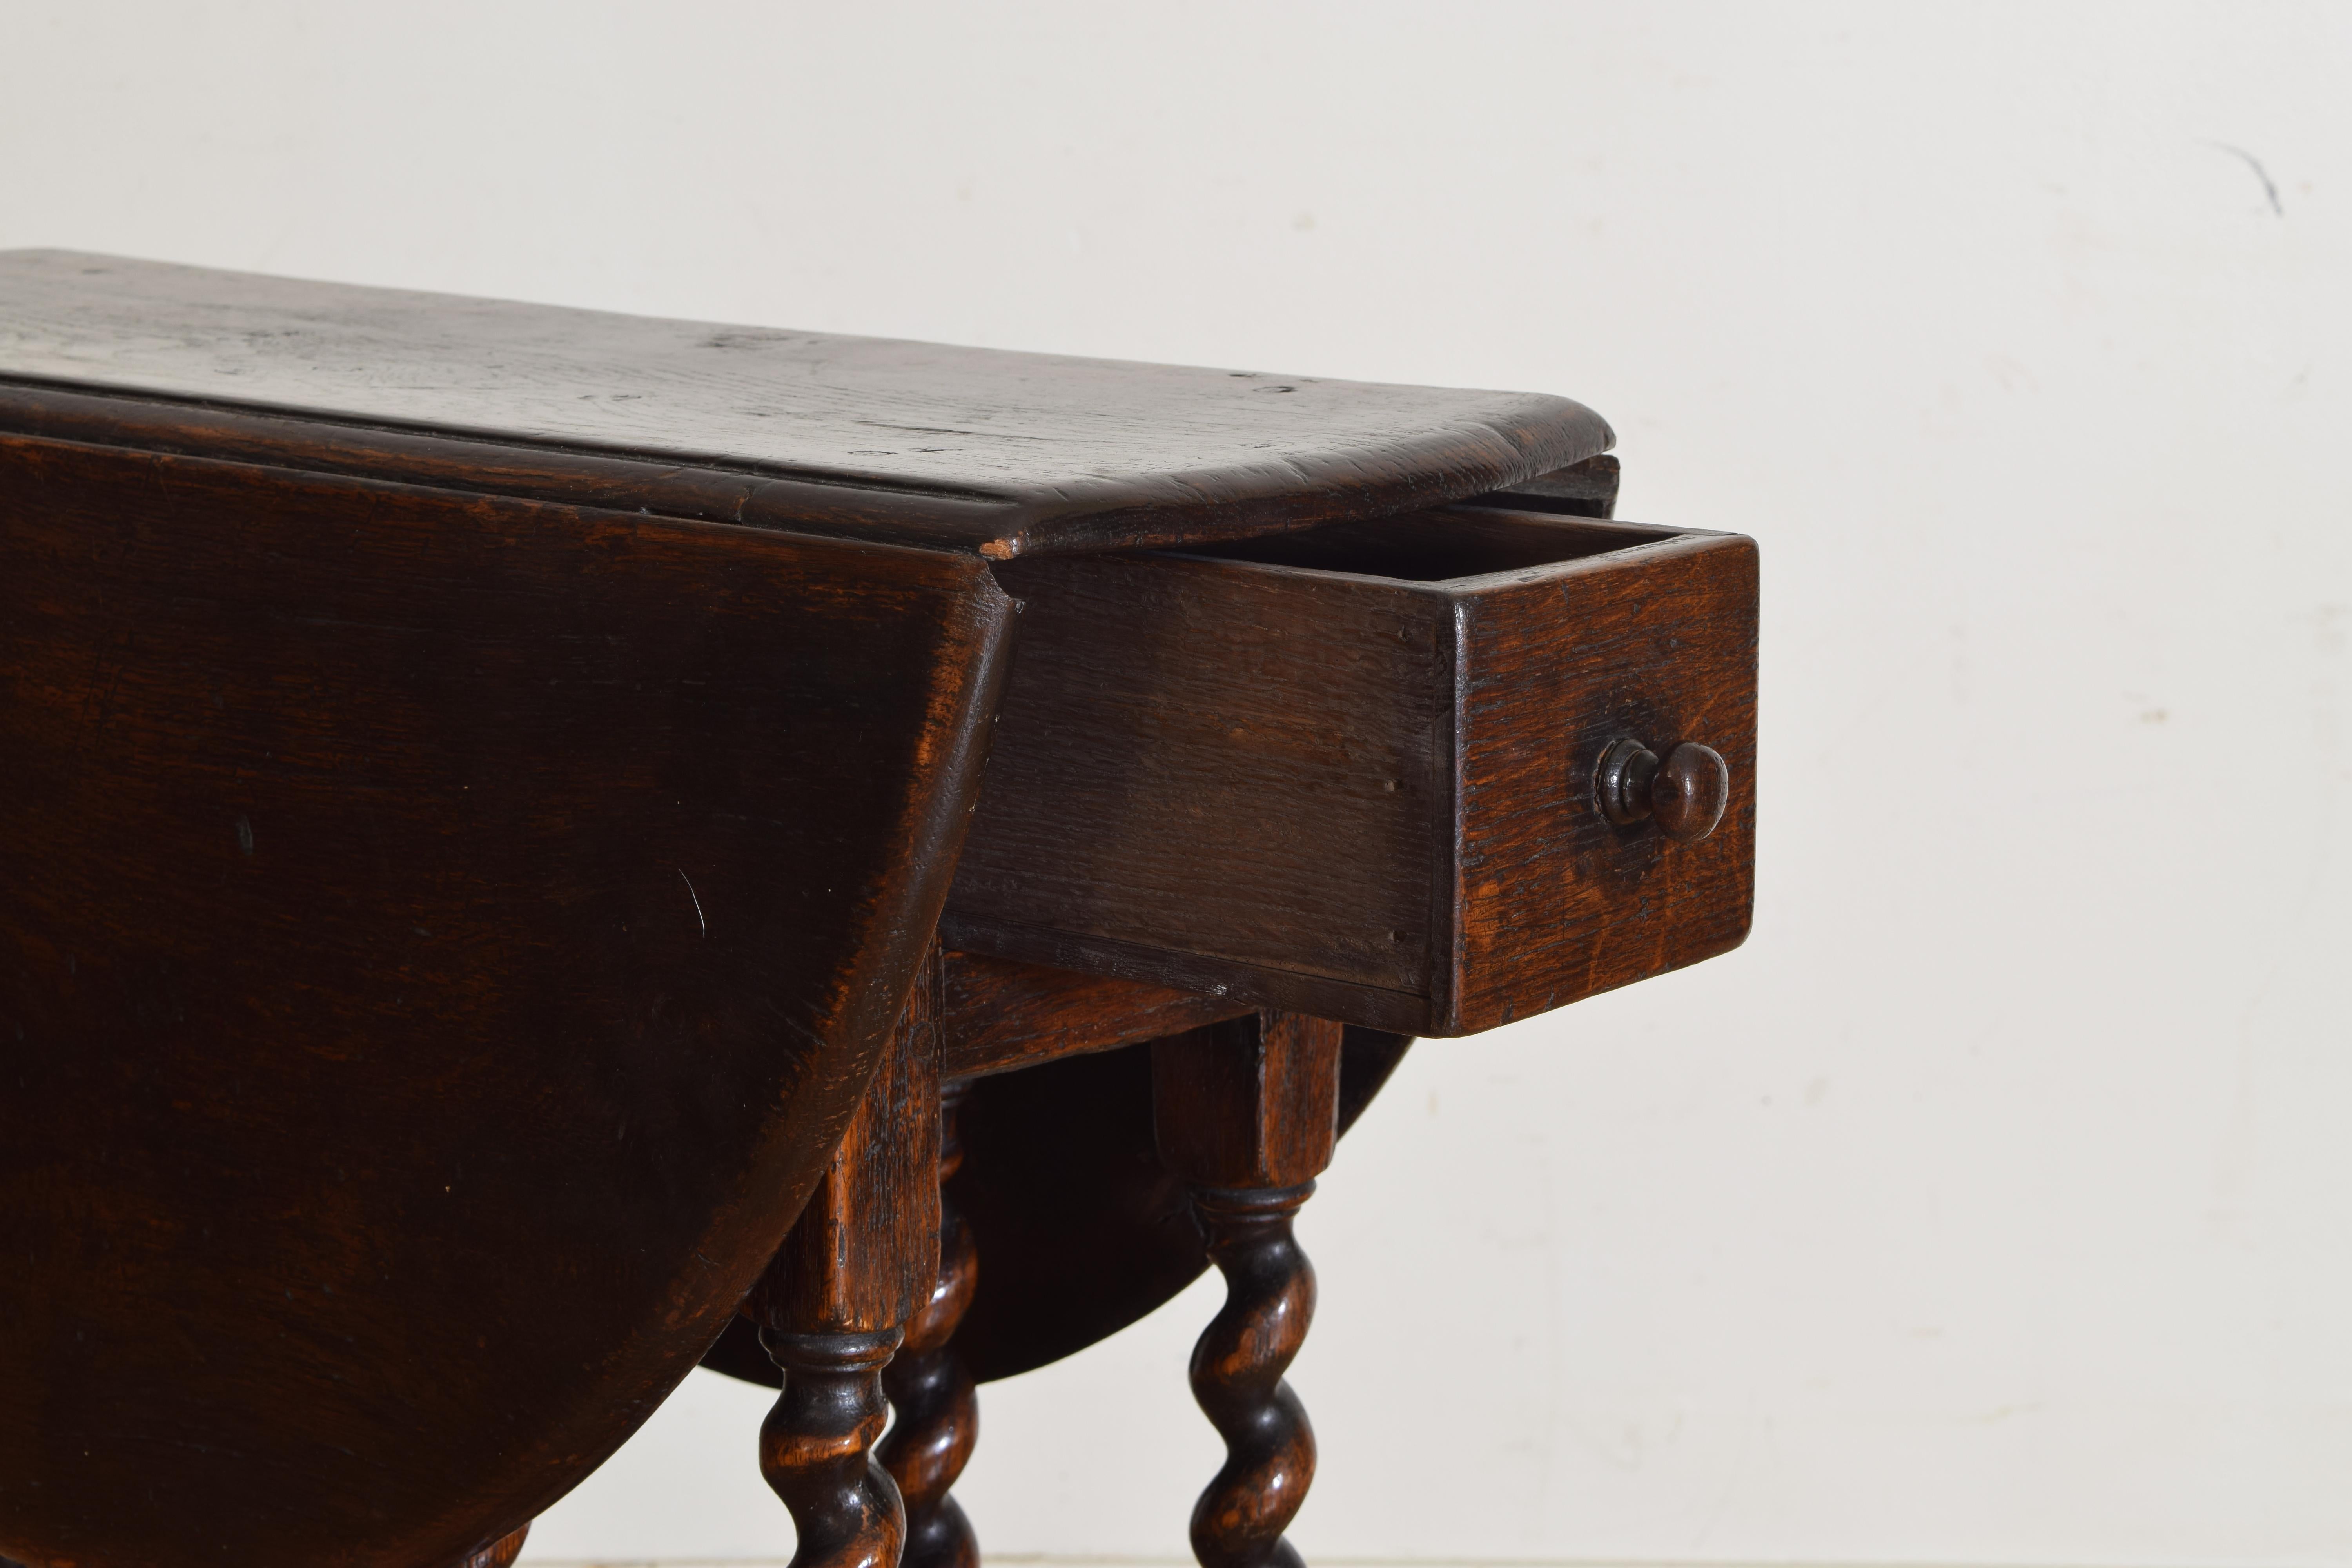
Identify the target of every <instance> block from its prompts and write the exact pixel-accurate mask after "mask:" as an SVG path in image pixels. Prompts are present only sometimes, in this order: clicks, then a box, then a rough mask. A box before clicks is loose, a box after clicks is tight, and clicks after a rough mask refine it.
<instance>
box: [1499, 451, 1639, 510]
mask: <svg viewBox="0 0 2352 1568" xmlns="http://www.w3.org/2000/svg"><path fill="white" fill-rule="evenodd" d="M1617 481H1618V463H1617V458H1616V455H1615V454H1614V453H1610V452H1603V453H1602V454H1601V456H1599V457H1597V458H1585V459H1584V461H1582V462H1580V463H1576V464H1571V465H1570V467H1568V468H1561V469H1559V470H1557V471H1556V472H1553V473H1549V474H1539V475H1538V476H1537V477H1536V478H1534V479H1527V480H1524V481H1522V482H1521V483H1518V484H1516V485H1512V486H1510V487H1508V488H1507V489H1499V490H1493V491H1490V492H1488V493H1487V494H1486V495H1481V496H1471V497H1469V498H1468V499H1467V500H1465V501H1464V503H1463V504H1464V505H1465V506H1491V507H1499V508H1501V509H1503V510H1507V511H1548V512H1553V513H1556V514H1557V515H1559V516H1561V517H1593V518H1612V517H1615V516H1616V515H1617Z"/></svg>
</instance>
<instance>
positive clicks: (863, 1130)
mask: <svg viewBox="0 0 2352 1568" xmlns="http://www.w3.org/2000/svg"><path fill="white" fill-rule="evenodd" d="M941 985H942V982H941V975H940V954H939V950H938V949H937V947H936V946H934V947H933V948H931V949H930V951H929V952H928V953H927V954H926V955H925V957H924V959H923V962H922V964H921V966H920V969H919V973H918V974H917V976H916V979H915V982H914V984H913V985H912V987H911V988H910V989H909V990H908V994H907V1002H906V1010H905V1012H904V1013H903V1014H902V1015H901V1016H900V1018H899V1020H898V1029H897V1031H896V1032H895V1033H894V1034H893V1036H892V1037H891V1041H890V1049H889V1051H888V1053H887V1056H886V1057H885V1058H884V1060H883V1063H882V1066H881V1068H880V1070H878V1071H877V1072H876V1073H875V1074H874V1075H873V1078H872V1079H871V1081H870V1082H869V1083H868V1084H867V1085H866V1095H865V1098H864V1099H863V1100H860V1101H859V1103H858V1106H857V1113H856V1116H854V1117H853V1118H851V1119H850V1121H849V1124H848V1126H847V1128H846V1129H845V1131H843V1132H842V1134H841V1137H840V1140H839V1142H837V1143H836V1144H835V1147H834V1151H833V1158H832V1160H831V1162H830V1163H827V1164H826V1166H825V1168H824V1176H823V1179H821V1180H820V1181H819V1182H818V1183H817V1184H816V1191H815V1192H814V1193H813V1194H810V1196H809V1200H808V1203H807V1205H806V1206H804V1207H803V1209H802V1210H801V1213H800V1218H799V1219H797V1220H796V1221H794V1222H793V1228H792V1234H791V1235H790V1236H788V1237H785V1238H784V1242H783V1245H782V1247H778V1248H777V1249H776V1255H775V1259H774V1261H773V1262H772V1264H771V1265H770V1266H769V1268H768V1269H767V1272H766V1273H765V1274H764V1275H763V1276H762V1277H761V1280H760V1283H759V1287H758V1289H756V1290H754V1291H753V1292H752V1293H751V1297H750V1299H749V1300H747V1301H746V1302H745V1305H744V1310H745V1311H747V1312H749V1313H750V1314H751V1316H752V1318H754V1319H755V1320H756V1321H759V1322H760V1323H761V1324H762V1325H764V1326H765V1327H768V1328H771V1329H773V1330H776V1331H779V1332H782V1333H794V1334H863V1333H878V1332H881V1331H886V1330H887V1331H891V1332H894V1333H895V1332H898V1331H900V1330H903V1329H904V1328H905V1327H906V1324H907V1320H908V1318H910V1317H912V1316H913V1315H914V1311H915V1308H916V1306H917V1305H918V1304H919V1303H920V1302H922V1301H923V1300H927V1299H928V1298H929V1295H930V1293H931V1286H932V1282H933V1281H934V1280H936V1279H938V1277H939V1272H940V1022H939V1020H940V999H941V997H940V993H941Z"/></svg>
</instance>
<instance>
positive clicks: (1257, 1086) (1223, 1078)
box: [1151, 1012, 1341, 1187]
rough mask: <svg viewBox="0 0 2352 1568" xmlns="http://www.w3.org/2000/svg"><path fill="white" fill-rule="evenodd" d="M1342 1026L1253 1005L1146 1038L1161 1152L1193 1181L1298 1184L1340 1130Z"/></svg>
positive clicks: (1310, 1176)
mask: <svg viewBox="0 0 2352 1568" xmlns="http://www.w3.org/2000/svg"><path fill="white" fill-rule="evenodd" d="M1340 1032H1341V1026H1339V1025H1338V1024H1334V1023H1331V1022H1328V1020H1326V1019H1322V1018H1308V1017H1305V1016H1301V1015H1299V1014H1296V1013H1277V1012H1262V1013H1253V1014H1251V1015H1250V1016H1247V1017H1245V1018H1236V1019H1234V1020H1233V1021H1232V1022H1230V1023H1224V1024H1212V1025H1210V1026H1208V1027H1206V1028H1203V1029H1194V1030H1192V1031H1191V1032H1190V1033H1187V1034H1182V1035H1177V1036H1174V1037H1171V1038H1169V1039H1165V1040H1159V1041H1155V1042H1153V1044H1152V1047H1151V1107H1152V1122H1153V1125H1154V1126H1155V1127H1156V1129H1157V1130H1158V1134H1159V1140H1160V1160H1161V1161H1162V1163H1165V1164H1166V1165H1167V1166H1168V1168H1169V1169H1170V1170H1171V1171H1173V1172H1174V1173H1176V1174H1177V1175H1178V1176H1180V1177H1181V1178H1182V1179H1183V1180H1184V1181H1185V1182H1186V1183H1188V1184H1191V1185H1192V1186H1195V1187H1295V1186H1297V1185H1298V1184H1300V1183H1302V1182H1310V1181H1313V1180H1314V1179H1315V1178H1316V1177H1317V1176H1318V1175H1319V1174H1321V1173H1322V1171H1323V1168H1324V1167H1325V1166H1326V1165H1328V1164H1329V1163H1331V1146H1332V1144H1333V1143H1334V1142H1337V1141H1338V1139H1339V1038H1340Z"/></svg>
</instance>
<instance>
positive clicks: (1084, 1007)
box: [940, 952, 1256, 1079]
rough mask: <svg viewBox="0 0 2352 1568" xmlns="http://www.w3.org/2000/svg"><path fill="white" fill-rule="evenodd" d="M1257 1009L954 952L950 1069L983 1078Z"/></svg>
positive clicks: (944, 1053)
mask: <svg viewBox="0 0 2352 1568" xmlns="http://www.w3.org/2000/svg"><path fill="white" fill-rule="evenodd" d="M1255 1011H1256V1009H1255V1008H1254V1007H1253V1006H1251V1005H1249V1004H1248V1003H1246V1002H1236V1001H1233V1000H1230V999H1228V998H1226V997H1223V996H1201V995H1195V994H1192V992H1189V991H1178V990H1174V989H1172V988H1171V987H1169V986H1165V985H1152V984H1146V983H1144V982H1141V981H1135V980H1122V979H1120V978H1119V977H1118V975H1115V974H1098V973H1097V974H1089V973H1085V972H1084V971H1081V970H1074V969H1055V968H1052V967H1050V966H1048V965H1045V964H1042V963H1020V962H1018V961H1016V960H1013V959H1006V958H990V957H987V956H986V955H984V954H982V953H971V952H950V953H949V954H948V955H947V1005H946V1009H945V1017H944V1020H943V1026H944V1035H945V1038H944V1043H943V1045H942V1047H941V1055H940V1076H941V1077H942V1078H950V1079H966V1078H982V1077H985V1076H987V1075H989V1074H992V1073H1000V1072H1010V1071H1012V1070H1013V1069H1014V1068H1024V1067H1035V1066H1037V1065H1038V1064H1039V1063H1041V1062H1048V1061H1052V1060H1054V1059H1055V1058H1059V1057H1066V1056H1071V1055H1074V1054H1076V1053H1077V1052H1080V1051H1102V1050H1110V1049H1113V1048H1115V1047H1119V1046H1128V1045H1133V1044H1134V1043H1136V1042H1137V1041H1139V1040H1151V1039H1157V1038H1159V1037H1160V1036H1162V1035H1175V1034H1181V1033H1182V1032H1183V1031H1185V1030H1187V1029H1192V1028H1197V1027H1198V1026H1201V1025H1202V1024H1213V1023H1215V1022H1217V1021H1218V1020H1219V1019H1222V1018H1237V1017H1240V1016H1243V1015H1244V1014H1246V1013H1252V1012H1255Z"/></svg>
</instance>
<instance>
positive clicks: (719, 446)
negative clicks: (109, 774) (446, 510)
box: [0, 250, 1613, 557]
mask: <svg viewBox="0 0 2352 1568" xmlns="http://www.w3.org/2000/svg"><path fill="white" fill-rule="evenodd" d="M0 377H5V378H7V379H11V380H14V381H16V382H17V383H19V384H22V385H25V386H26V387H27V388H28V389H29V388H31V387H33V386H36V385H37V386H46V387H52V388H56V389H58V390H64V391H72V390H79V391H83V392H94V391H108V392H111V393H114V394H117V395H123V394H128V395H132V396H133V397H136V398H142V399H148V400H151V401H148V402H145V403H143V404H142V403H140V402H134V401H130V400H127V399H123V398H121V397H118V398H117V400H116V401H115V402H114V403H113V404H112V405H110V406H108V407H104V408H89V407H82V408H79V409H69V408H68V407H66V406H65V405H50V406H48V407H47V409H46V411H45V416H46V417H47V418H49V419H50V420H52V421H53V423H52V424H51V425H49V426H47V428H48V429H49V431H50V433H53V434H60V435H75V436H78V437H80V438H85V439H103V440H109V441H113V442H116V443H118V444H123V445H134V446H141V447H158V448H163V449H171V450H179V451H187V452H195V453H200V454H202V455H206V456H215V457H231V456H241V457H246V458H250V459H253V460H257V461H267V460H275V459H274V458H270V457H269V456H268V451H269V449H270V448H271V447H279V448H283V447H285V445H286V444H287V443H288V442H289V440H291V441H292V442H293V443H294V444H295V446H296V447H297V448H298V449H299V452H300V454H301V460H300V466H302V467H304V468H313V469H315V468H320V467H322V466H324V465H327V464H330V463H331V464H332V465H334V466H335V467H336V468H337V469H338V471H342V472H349V473H363V474H370V475H375V476H378V477H392V478H400V479H415V480H420V481H425V482H433V483H442V484H453V485H458V486H461V487H462V488H465V489H495V490H499V491H501V492H502V493H507V494H532V495H538V496H541V497H543V498H545V499H550V500H565V501H572V502H580V503H590V504H595V505H600V506H610V507H615V508H618V509H621V510H637V509H638V508H641V507H642V508H645V509H646V510H651V511H654V512H657V513H663V514H667V515H677V516H686V517H695V518H701V519H706V520H710V521H735V522H748V523H758V524H764V525H767V526H772V527H782V528H789V529H794V530H800V531H817V532H825V533H851V534H855V535H856V536H858V537H862V538H870V539H877V540H890V541H896V542H906V543H921V544H932V545H939V546H944V547H950V548H956V549H962V550H978V551H981V552H983V553H986V554H990V555H994V556H998V557H1010V556H1013V555H1016V554H1021V553H1024V552H1039V551H1055V550H1099V549H1104V548H1108V547H1114V546H1135V545H1141V544H1153V543H1171V542H1179V541H1185V540H1194V541H1197V540H1202V539H1210V538H1233V537H1238V536H1241V535H1244V534H1248V533H1255V532H1263V531H1266V530H1268V529H1279V528H1290V527H1296V526H1298V525H1300V524H1303V523H1307V522H1314V521H1325V520H1328V519H1333V518H1340V517H1368V516H1377V515H1379V514H1381V513H1383V512H1391V511H1398V510H1403V509H1405V508H1408V507H1413V506H1425V505H1429V504H1431V503H1433V502H1435V501H1441V500H1453V499H1455V498H1457V497H1462V496H1468V495H1473V494H1476V493H1479V492H1482V491H1486V490H1492V489H1499V488H1501V487H1504V486H1507V485H1510V484H1514V483H1517V482H1519V481H1521V480H1524V479H1530V478H1533V477H1535V476H1538V475H1541V474H1544V473H1547V472H1549V471H1552V470H1555V469H1558V468H1562V467H1564V466H1567V465H1570V464H1573V463H1576V462H1579V461H1580V460H1582V459H1584V458H1591V457H1592V456H1594V455H1596V454H1598V453H1601V452H1602V451H1604V450H1606V449H1607V448H1608V447H1609V446H1610V445H1611V444H1612V440H1613V437H1612V435H1611V433H1610V430H1609V427H1608V426H1607V425H1606V424H1604V423H1603V422H1602V421H1601V418H1600V416H1597V415H1595V414H1594V413H1593V412H1592V411H1591V409H1589V408H1586V407H1584V406H1582V405H1579V404H1575V403H1571V402H1570V401H1569V400H1568V399H1566V398H1562V397H1549V396H1538V395H1531V394H1526V393H1497V392H1466V391H1455V390H1449V389H1441V388H1433V387H1406V386H1388V385H1381V384H1371V383H1364V382H1344V381H1331V380H1327V379H1323V378H1319V377H1314V376H1295V375H1271V374H1257V373H1255V372H1246V371H1229V370H1213V369H1202V368H1193V367H1187V366H1173V365H1154V364H1135V363H1124V362H1119V361H1114V360H1091V359H1076V358H1070V357H1067V356H1063V355H1055V354H1033V353H1008V352H1005V351H1002V350H993V349H972V348H957V347H952V346H949V345H945V344H939V343H915V342H899V341H897V340H893V339H887V338H861V337H846V336H842V335H839V334H835V333H824V332H804V331H782V330H776V329H770V328H762V327H730V326H719V325H714V324H712V323H709V322H699V321H661V320H656V319H653V318H649V317H640V316H624V315H614V314H611V313H609V312H604V311H595V310H563V309H558V308H555V307H551V306H546V305H523V304H516V303H512V302H509V301H505V300H473V299H465V298H461V297H458V296H455V295H441V294H419V293H411V292H406V291H403V290H397V289H362V288H353V287H350V286H347V285H341V284H331V283H312V282H303V281H299V280H295V279H283V278H265V277H260V276H257V275H255V274H250V273H240V272H224V271H217V270H214V269H211V268H194V267H174V266H167V265H164V264H162V263H157V262H149V261H131V260H125V259H122V258H114V257H104V256H87V255H81V254H78V253H75V252H71V251H58V250H24V251H9V252H0ZM190 405H200V406H198V407H194V408H191V407H190ZM40 412H41V411H40V410H39V408H38V405H37V413H40ZM248 416H249V417H248ZM286 416H291V417H292V419H293V420H294V421H296V422H298V423H299V424H302V425H306V426H310V430H309V431H308V432H307V433H300V434H297V433H294V432H292V431H291V430H289V426H288V425H287V419H286ZM7 417H11V416H9V415H8V414H7V413H6V411H5V410H0V418H7ZM15 417H22V416H15ZM69 419H87V420H91V421H94V422H95V424H96V426H98V427H100V428H104V429H106V430H109V431H110V432H111V433H110V434H106V435H100V436H95V437H93V436H90V435H89V434H88V433H87V427H85V426H79V425H72V426H68V425H66V424H63V423H55V422H58V421H66V420H69ZM321 425H324V426H331V427H332V428H331V429H328V430H325V431H320V429H319V428H318V426H321ZM11 427H14V428H26V426H23V425H15V426H11ZM420 436H421V437H426V438H427V439H426V440H425V441H424V442H422V443H420V441H419V439H418V437H420Z"/></svg>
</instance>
